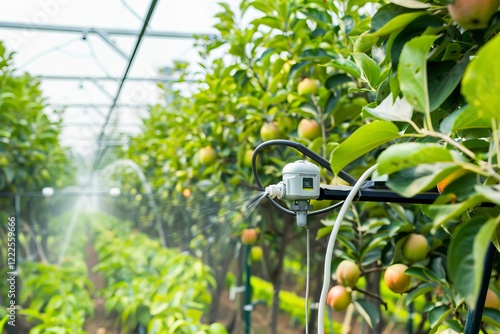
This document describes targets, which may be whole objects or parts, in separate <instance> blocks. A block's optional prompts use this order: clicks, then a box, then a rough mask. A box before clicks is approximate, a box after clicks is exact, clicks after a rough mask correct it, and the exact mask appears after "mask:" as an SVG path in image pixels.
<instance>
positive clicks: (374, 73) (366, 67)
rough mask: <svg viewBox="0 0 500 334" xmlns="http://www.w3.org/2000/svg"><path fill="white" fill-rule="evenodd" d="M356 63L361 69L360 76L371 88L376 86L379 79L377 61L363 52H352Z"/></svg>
mask: <svg viewBox="0 0 500 334" xmlns="http://www.w3.org/2000/svg"><path fill="white" fill-rule="evenodd" d="M353 57H354V60H355V61H356V64H357V65H358V67H359V68H360V69H361V73H362V75H361V77H362V78H363V79H364V80H366V82H368V83H369V84H370V86H372V87H373V88H376V87H377V86H378V81H379V79H380V67H379V66H378V64H377V62H376V61H375V60H373V59H372V58H370V57H368V56H367V55H366V54H364V53H359V52H358V53H353Z"/></svg>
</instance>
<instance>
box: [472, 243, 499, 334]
mask: <svg viewBox="0 0 500 334" xmlns="http://www.w3.org/2000/svg"><path fill="white" fill-rule="evenodd" d="M496 253H497V249H496V248H495V246H494V245H493V243H490V244H489V246H488V249H487V250H486V256H485V257H484V262H483V269H484V270H483V276H482V280H481V288H480V290H479V295H478V296H477V300H476V306H475V307H474V309H471V308H469V310H468V311H467V319H466V321H465V329H464V333H465V334H478V333H479V330H480V329H481V318H482V316H483V310H484V302H485V300H486V293H487V292H488V283H489V281H490V276H491V271H492V269H493V262H494V261H495V255H496Z"/></svg>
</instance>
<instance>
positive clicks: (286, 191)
mask: <svg viewBox="0 0 500 334" xmlns="http://www.w3.org/2000/svg"><path fill="white" fill-rule="evenodd" d="M265 193H266V194H267V195H269V196H270V197H271V198H276V197H277V198H279V199H290V200H294V201H295V203H294V204H293V205H292V206H291V209H292V210H293V211H294V212H295V214H296V217H297V226H299V227H304V226H306V225H307V212H308V211H310V210H311V209H312V206H311V205H310V204H309V200H311V199H316V198H318V197H319V195H320V192H319V167H318V166H316V165H315V164H313V163H311V162H308V161H305V160H298V161H295V162H292V163H289V164H287V165H286V166H285V167H284V168H283V180H282V181H281V182H279V183H278V184H273V185H270V186H268V187H266V189H265Z"/></svg>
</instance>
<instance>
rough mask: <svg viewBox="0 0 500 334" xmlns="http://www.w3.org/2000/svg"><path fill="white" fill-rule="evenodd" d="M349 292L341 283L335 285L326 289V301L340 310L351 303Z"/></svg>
mask: <svg viewBox="0 0 500 334" xmlns="http://www.w3.org/2000/svg"><path fill="white" fill-rule="evenodd" d="M351 299H352V298H351V293H350V292H349V291H347V289H346V288H345V287H343V286H342V285H335V286H334V287H332V288H331V289H330V291H328V295H327V296H326V303H327V304H328V305H330V307H332V308H333V309H334V310H335V311H337V312H342V311H344V310H345V309H346V308H347V306H349V304H350V303H351Z"/></svg>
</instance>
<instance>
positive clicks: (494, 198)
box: [474, 184, 500, 205]
mask: <svg viewBox="0 0 500 334" xmlns="http://www.w3.org/2000/svg"><path fill="white" fill-rule="evenodd" d="M474 190H476V191H477V192H478V194H481V195H483V196H484V197H485V198H486V199H487V200H488V201H490V202H491V203H495V204H496V205H500V185H498V184H497V185H492V186H482V185H476V186H475V187H474Z"/></svg>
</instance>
